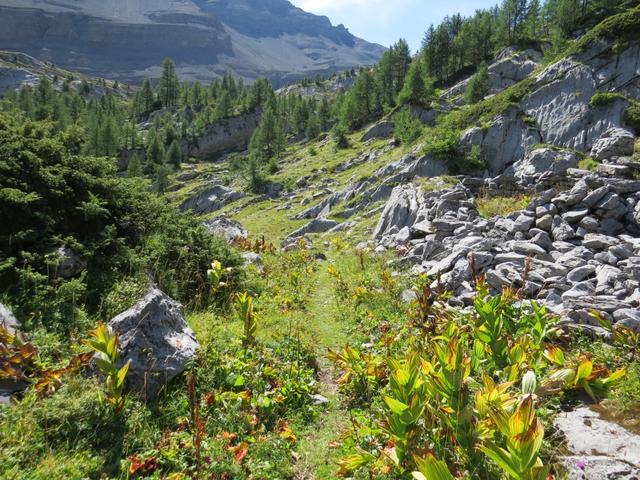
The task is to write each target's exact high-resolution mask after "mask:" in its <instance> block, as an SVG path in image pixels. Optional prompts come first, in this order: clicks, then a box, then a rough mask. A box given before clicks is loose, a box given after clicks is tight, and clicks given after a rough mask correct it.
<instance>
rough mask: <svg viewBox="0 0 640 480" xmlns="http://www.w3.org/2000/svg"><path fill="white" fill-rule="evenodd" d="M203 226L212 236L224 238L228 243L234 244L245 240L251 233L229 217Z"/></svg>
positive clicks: (211, 221)
mask: <svg viewBox="0 0 640 480" xmlns="http://www.w3.org/2000/svg"><path fill="white" fill-rule="evenodd" d="M202 225H203V226H204V228H206V229H207V231H208V232H209V233H211V234H212V235H216V236H219V237H224V239H225V240H226V241H227V243H233V241H234V240H237V239H242V240H244V239H246V238H247V237H248V236H249V232H248V231H247V229H246V228H244V226H243V225H242V224H241V223H240V222H238V221H236V220H232V219H230V218H227V217H216V218H214V219H212V220H207V221H206V222H203V223H202Z"/></svg>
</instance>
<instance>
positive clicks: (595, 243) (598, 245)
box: [582, 233, 619, 250]
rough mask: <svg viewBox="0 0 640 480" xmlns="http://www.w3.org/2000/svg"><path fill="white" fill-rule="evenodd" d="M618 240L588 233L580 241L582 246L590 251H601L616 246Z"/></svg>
mask: <svg viewBox="0 0 640 480" xmlns="http://www.w3.org/2000/svg"><path fill="white" fill-rule="evenodd" d="M618 243H619V240H618V239H617V238H615V237H609V236H607V235H602V234H599V233H588V234H587V235H585V236H584V239H583V240H582V245H583V246H585V247H587V248H589V249H591V250H603V249H606V248H610V247H612V246H613V245H617V244H618Z"/></svg>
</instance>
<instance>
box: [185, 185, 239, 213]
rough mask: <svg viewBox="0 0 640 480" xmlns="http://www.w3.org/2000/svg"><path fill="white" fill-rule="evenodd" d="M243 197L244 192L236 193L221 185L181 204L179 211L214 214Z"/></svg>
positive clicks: (210, 188)
mask: <svg viewBox="0 0 640 480" xmlns="http://www.w3.org/2000/svg"><path fill="white" fill-rule="evenodd" d="M244 196H245V194H244V192H236V191H234V190H232V189H230V188H228V187H225V186H223V185H214V186H212V187H208V188H206V189H205V190H203V191H202V192H200V193H197V194H196V195H194V196H193V197H191V198H189V199H188V200H185V201H184V202H182V204H181V205H180V210H181V211H183V212H186V211H187V210H193V211H195V212H197V213H210V212H215V211H217V210H220V209H221V208H222V207H224V206H225V205H227V204H228V203H231V202H234V201H236V200H239V199H241V198H243V197H244Z"/></svg>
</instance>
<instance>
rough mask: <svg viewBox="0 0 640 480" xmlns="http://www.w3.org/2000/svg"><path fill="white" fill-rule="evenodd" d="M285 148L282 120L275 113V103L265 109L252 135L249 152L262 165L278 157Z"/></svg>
mask: <svg viewBox="0 0 640 480" xmlns="http://www.w3.org/2000/svg"><path fill="white" fill-rule="evenodd" d="M285 147H286V138H285V133H284V125H283V123H282V118H280V116H279V115H278V114H277V113H276V105H275V102H274V101H272V102H270V103H269V104H267V106H266V107H265V110H264V113H263V114H262V119H261V120H260V125H258V128H257V129H256V131H255V132H254V133H253V136H252V137H251V142H250V145H249V151H250V153H251V155H252V156H253V157H255V158H256V159H258V160H259V161H260V162H261V163H262V164H265V163H267V162H268V161H269V160H270V159H272V158H274V157H277V156H278V155H280V154H281V153H282V152H283V151H284V149H285Z"/></svg>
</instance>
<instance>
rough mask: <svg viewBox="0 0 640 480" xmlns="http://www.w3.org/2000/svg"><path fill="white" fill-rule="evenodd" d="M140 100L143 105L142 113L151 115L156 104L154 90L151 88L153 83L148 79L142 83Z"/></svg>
mask: <svg viewBox="0 0 640 480" xmlns="http://www.w3.org/2000/svg"><path fill="white" fill-rule="evenodd" d="M140 100H141V105H142V112H144V113H149V112H150V111H151V109H152V108H153V102H155V96H154V94H153V89H152V88H151V82H150V81H149V79H148V78H145V79H144V82H143V83H142V89H141V90H140Z"/></svg>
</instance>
